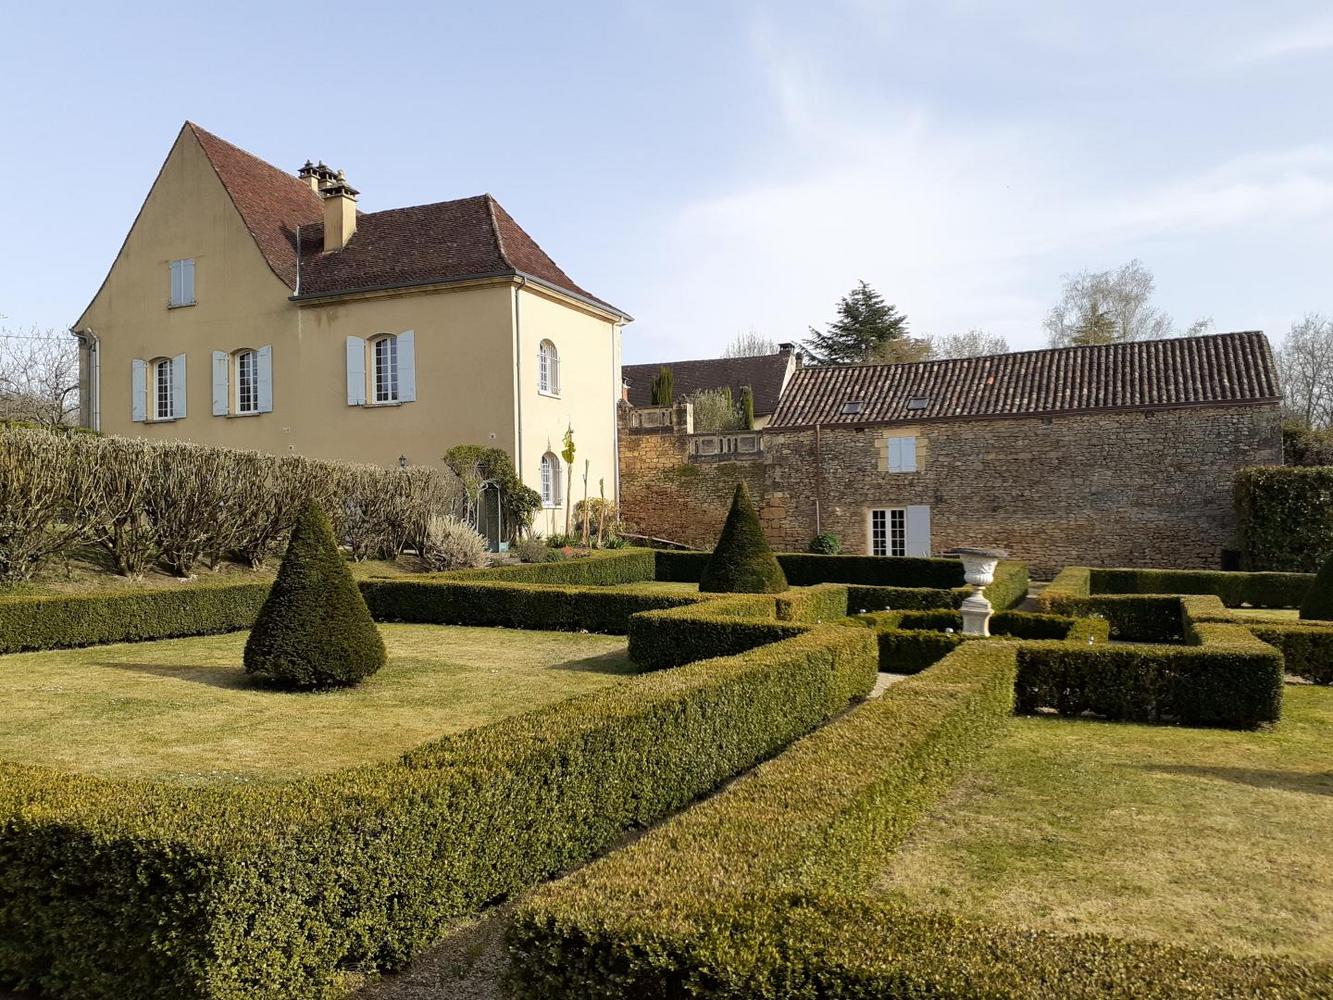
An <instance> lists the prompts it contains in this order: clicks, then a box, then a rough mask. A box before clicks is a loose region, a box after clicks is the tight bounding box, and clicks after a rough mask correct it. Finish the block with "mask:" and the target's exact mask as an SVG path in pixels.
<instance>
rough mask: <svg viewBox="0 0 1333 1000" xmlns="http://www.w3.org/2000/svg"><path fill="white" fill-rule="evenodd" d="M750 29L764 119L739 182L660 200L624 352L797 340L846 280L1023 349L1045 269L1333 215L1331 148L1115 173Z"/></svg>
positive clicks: (927, 322) (765, 30)
mask: <svg viewBox="0 0 1333 1000" xmlns="http://www.w3.org/2000/svg"><path fill="white" fill-rule="evenodd" d="M752 42H753V50H754V53H755V57H756V59H757V60H758V61H759V63H760V64H761V65H762V67H763V69H764V71H765V73H766V74H767V77H768V80H769V86H770V90H771V93H772V99H773V105H774V107H775V109H776V110H777V113H778V117H779V120H780V123H781V125H780V129H779V130H778V133H777V134H776V135H775V136H774V139H773V143H772V146H771V148H768V149H765V150H760V151H756V157H755V168H754V172H753V176H752V177H750V178H747V179H745V180H743V181H739V182H736V183H734V184H733V185H732V187H731V188H730V189H729V190H724V191H722V192H720V193H717V194H713V195H710V196H707V197H702V198H699V199H697V200H694V201H692V202H689V203H687V204H684V205H682V206H679V208H678V211H677V212H676V213H675V216H674V218H673V219H672V220H671V222H670V223H669V225H668V226H667V228H666V232H665V238H664V239H663V241H662V243H661V244H660V246H659V247H658V248H657V256H656V259H655V260H654V261H653V262H652V266H651V273H652V279H651V282H650V283H649V284H648V285H647V287H645V288H643V289H642V290H641V291H640V292H639V294H638V296H637V299H636V302H637V308H636V311H637V313H638V315H639V316H640V323H638V324H636V327H635V329H634V331H633V335H634V337H633V340H632V341H631V342H630V344H631V351H630V353H631V356H632V359H633V360H659V359H660V360H666V359H669V358H673V357H683V356H690V357H698V356H707V355H710V354H715V353H717V352H718V351H719V350H720V348H721V346H722V345H723V344H724V343H725V342H726V341H727V340H728V339H729V338H730V337H731V336H732V335H733V334H734V333H736V332H737V331H740V330H746V329H750V328H751V327H754V328H757V329H758V330H759V331H761V332H762V333H764V334H765V335H767V336H769V337H771V338H773V339H776V340H789V339H799V338H802V337H804V336H805V335H806V327H807V326H808V325H810V324H815V325H820V324H822V323H823V322H826V321H827V320H828V319H829V318H831V315H832V312H833V306H834V304H835V302H836V301H837V299H838V297H839V296H841V295H842V294H843V293H844V292H846V291H847V290H848V289H849V288H850V287H851V286H852V284H853V283H854V282H855V281H856V280H858V279H861V278H864V279H865V280H867V281H869V282H870V283H871V284H873V285H875V286H876V287H877V288H879V289H880V290H881V291H882V292H883V293H884V294H885V296H886V297H887V298H888V299H889V301H891V302H895V303H896V304H898V305H899V307H900V308H902V309H903V310H904V311H905V312H906V313H907V314H908V316H909V319H910V320H911V322H912V328H913V331H914V332H915V333H918V334H927V333H933V334H946V333H952V332H958V331H962V330H967V329H970V328H974V327H975V328H983V329H985V330H987V331H989V332H991V333H996V334H1000V335H1003V336H1005V337H1006V338H1008V340H1009V342H1010V344H1011V345H1012V346H1014V347H1033V346H1040V345H1041V344H1042V342H1043V335H1042V333H1041V320H1042V318H1043V317H1044V315H1045V312H1046V310H1047V308H1048V307H1049V305H1050V304H1051V302H1052V300H1053V299H1054V297H1055V296H1056V295H1057V294H1058V291H1059V277H1060V275H1061V274H1062V273H1064V272H1068V271H1071V270H1078V269H1081V268H1084V267H1098V268H1100V267H1109V266H1114V265H1117V264H1120V263H1123V262H1124V261H1126V260H1129V259H1131V258H1133V257H1143V258H1145V260H1146V261H1147V263H1148V264H1149V266H1150V267H1151V266H1152V254H1151V253H1150V252H1146V251H1145V247H1150V245H1151V244H1153V243H1154V242H1158V241H1163V240H1166V241H1170V240H1178V241H1186V242H1188V241H1192V240H1206V239H1211V238H1212V237H1214V236H1215V235H1216V234H1219V233H1234V232H1238V231H1244V230H1245V229H1246V228H1247V227H1249V228H1266V229H1269V230H1272V229H1274V228H1278V227H1285V228H1286V229H1289V230H1291V231H1292V232H1296V231H1298V230H1299V229H1300V227H1310V226H1312V225H1315V224H1316V223H1317V220H1320V219H1326V220H1328V219H1333V147H1329V146H1308V147H1300V148H1294V149H1286V150H1277V151H1273V152H1266V153H1258V154H1249V155H1245V156H1239V157H1235V158H1232V159H1228V160H1226V161H1223V162H1221V163H1218V164H1217V165H1215V166H1211V167H1208V168H1206V169H1203V170H1195V171H1192V172H1188V173H1180V174H1177V175H1176V176H1171V175H1170V174H1169V173H1166V174H1165V176H1161V177H1158V178H1152V179H1149V180H1136V181H1125V182H1121V181H1119V180H1118V179H1117V177H1116V175H1115V173H1114V172H1108V169H1107V167H1106V165H1105V164H1103V163H1098V162H1096V161H1090V162H1085V163H1080V162H1079V154H1078V140H1077V136H1076V135H1070V134H1068V132H1051V131H1048V130H1046V129H1045V127H1043V126H1042V125H1039V124H1034V123H1032V122H1030V121H1029V122H1026V123H1023V124H1013V125H1006V124H993V125H979V124H977V123H976V122H974V121H969V122H955V121H950V120H948V119H947V118H945V117H942V116H940V115H938V114H936V113H933V111H932V109H931V107H930V106H928V105H927V104H925V103H922V102H914V101H907V100H900V101H896V102H892V101H889V102H886V101H882V100H881V101H880V102H879V103H877V104H874V105H871V104H870V103H869V98H867V97H866V96H865V95H864V94H863V93H861V92H859V91H850V90H848V89H846V88H844V87H840V86H838V85H837V84H836V82H834V81H833V80H832V78H831V77H830V76H828V75H824V74H821V73H820V72H819V70H818V66H817V64H815V63H813V62H812V61H811V60H810V58H809V57H808V54H807V53H805V52H803V51H801V50H800V49H799V48H793V47H791V45H789V44H786V43H784V39H783V37H782V35H781V34H780V33H779V32H777V31H776V30H774V29H773V28H772V26H771V25H768V24H761V25H760V27H759V28H757V29H756V31H755V32H754V34H753V38H752ZM1201 294H1202V293H1201Z"/></svg>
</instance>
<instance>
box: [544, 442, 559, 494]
mask: <svg viewBox="0 0 1333 1000" xmlns="http://www.w3.org/2000/svg"><path fill="white" fill-rule="evenodd" d="M560 502H561V500H560V459H558V458H556V456H555V454H554V453H553V452H549V451H548V452H547V453H546V454H545V455H543V456H542V506H543V507H559V506H560Z"/></svg>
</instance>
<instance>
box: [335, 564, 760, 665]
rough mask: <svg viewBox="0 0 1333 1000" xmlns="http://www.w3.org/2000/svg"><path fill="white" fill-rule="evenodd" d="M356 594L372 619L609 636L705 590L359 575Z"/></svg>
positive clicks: (698, 599) (699, 597)
mask: <svg viewBox="0 0 1333 1000" xmlns="http://www.w3.org/2000/svg"><path fill="white" fill-rule="evenodd" d="M361 594H362V596H364V597H365V599H366V603H367V604H368V605H369V606H370V613H371V614H372V615H373V616H374V617H375V620H376V621H391V622H413V623H418V624H428V625H490V626H497V625H498V626H502V627H504V628H529V629H556V630H562V631H578V630H580V629H582V630H586V631H588V632H607V633H610V634H612V635H624V634H625V633H626V632H627V631H628V628H629V622H630V616H631V615H635V614H637V613H639V612H640V611H657V610H661V609H663V608H679V607H685V606H689V605H694V604H698V603H700V602H702V601H705V600H707V595H697V594H668V593H663V592H662V591H660V590H656V589H652V588H644V589H642V590H633V589H628V588H626V589H621V590H607V589H606V588H604V587H560V586H554V585H550V584H542V583H509V582H503V583H502V582H500V581H494V580H478V581H477V582H475V583H473V582H470V581H462V580H438V579H436V580H396V579H395V580H364V581H362V583H361ZM710 603H711V602H710ZM770 603H771V601H770ZM695 658H696V659H697V658H698V657H695ZM682 662H685V661H682Z"/></svg>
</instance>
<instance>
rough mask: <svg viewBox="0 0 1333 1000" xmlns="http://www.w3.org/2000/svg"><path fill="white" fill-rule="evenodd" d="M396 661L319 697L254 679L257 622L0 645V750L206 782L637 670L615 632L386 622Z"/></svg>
mask: <svg viewBox="0 0 1333 1000" xmlns="http://www.w3.org/2000/svg"><path fill="white" fill-rule="evenodd" d="M380 631H381V633H382V634H383V636H384V641H385V644H386V646H387V647H388V652H389V662H388V665H387V666H386V667H385V668H384V669H383V670H381V671H380V672H379V673H378V674H376V675H375V676H374V677H372V678H370V679H369V680H368V681H366V682H365V683H364V684H362V685H361V686H360V687H358V688H355V689H350V690H344V691H332V692H322V693H316V694H288V693H282V692H277V691H269V690H263V689H259V688H255V687H253V686H252V685H251V684H250V683H249V679H248V678H247V677H246V675H245V673H244V671H243V669H242V666H241V656H242V651H243V650H244V648H245V639H246V635H247V633H245V632H238V633H232V634H230V635H222V636H205V637H201V638H191V639H170V640H164V641H161V642H148V643H134V644H119V645H111V646H95V647H91V648H88V649H78V650H53V651H50V652H42V653H20V654H14V655H10V656H0V710H2V711H3V713H4V725H3V726H0V760H10V761H21V762H24V763H33V764H45V765H48V766H51V767H56V768H65V769H69V770H76V771H83V772H90V773H95V774H101V775H108V776H139V777H147V778H151V779H153V780H159V781H179V782H187V783H191V784H208V783H213V782H221V781H236V780H250V779H283V778H289V777H294V776H297V775H301V774H310V773H314V772H321V771H331V770H335V769H337V768H341V767H346V766H349V765H353V764H359V763H364V762H367V761H373V760H383V759H387V758H392V757H394V756H396V755H398V754H400V753H402V752H403V751H405V750H407V749H409V748H411V747H414V746H417V745H418V744H421V743H423V742H425V741H427V740H430V739H433V738H435V737H438V736H441V735H444V734H447V733H456V732H460V731H462V730H464V729H470V728H472V727H475V726H479V725H483V724H485V723H487V722H493V721H495V720H496V719H500V718H503V717H505V716H508V715H514V714H517V713H520V712H524V711H527V710H530V709H532V708H535V707H537V706H539V705H543V704H547V703H549V702H553V701H558V700H561V699H563V698H567V697H570V696H571V695H575V694H579V693H582V692H585V691H591V690H594V689H596V688H599V687H602V686H605V685H607V684H611V683H613V682H615V681H616V680H617V679H618V678H620V677H622V676H623V675H625V674H629V673H632V672H634V667H633V666H632V665H631V664H630V662H629V660H628V658H627V656H626V642H625V639H624V638H623V637H620V636H605V635H586V634H579V633H573V632H532V631H518V630H513V629H490V628H465V627H460V626H441V625H382V626H380Z"/></svg>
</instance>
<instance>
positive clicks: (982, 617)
mask: <svg viewBox="0 0 1333 1000" xmlns="http://www.w3.org/2000/svg"><path fill="white" fill-rule="evenodd" d="M1008 554H1009V553H1008V552H1006V551H1005V550H1004V549H974V548H961V549H954V550H953V555H956V556H957V557H958V558H959V559H961V560H963V579H964V580H966V581H967V582H968V584H969V585H970V586H971V587H972V595H971V596H970V597H967V598H965V599H964V600H963V604H962V607H961V608H959V610H960V611H962V613H963V635H990V616H991V612H992V611H993V610H994V609H993V608H992V607H991V606H990V601H988V600H986V595H985V594H984V593H983V591H984V590H985V589H986V588H987V587H989V586H990V584H991V582H992V581H993V580H994V579H995V566H996V564H997V563H998V562H999V561H1000V560H1001V559H1003V558H1004V557H1005V556H1007V555H1008Z"/></svg>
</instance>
